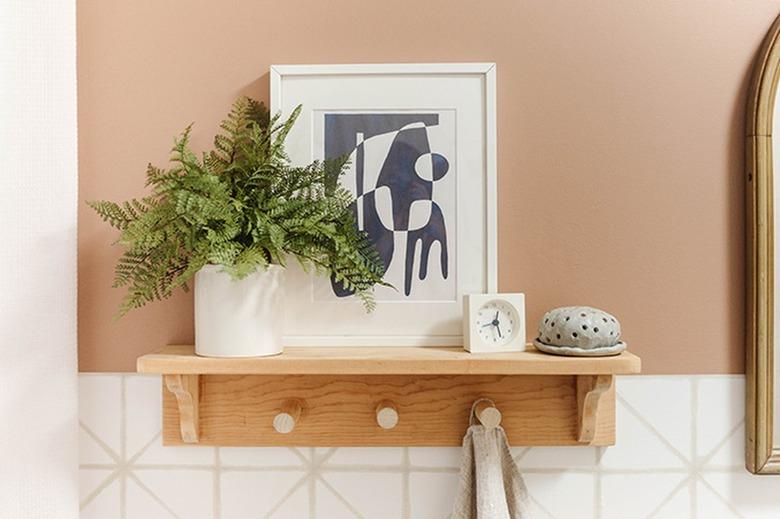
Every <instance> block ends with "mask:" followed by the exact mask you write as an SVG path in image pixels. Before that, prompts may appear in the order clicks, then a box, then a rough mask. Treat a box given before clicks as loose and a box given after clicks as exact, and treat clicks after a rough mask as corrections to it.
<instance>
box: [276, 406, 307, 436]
mask: <svg viewBox="0 0 780 519" xmlns="http://www.w3.org/2000/svg"><path fill="white" fill-rule="evenodd" d="M301 408H302V406H301V402H300V401H298V400H288V401H286V402H284V403H283V404H282V409H281V410H280V411H279V413H278V414H277V415H276V416H274V429H276V432H278V433H281V434H288V433H290V432H292V430H293V429H295V423H296V422H297V421H298V419H299V418H300V417H301Z"/></svg>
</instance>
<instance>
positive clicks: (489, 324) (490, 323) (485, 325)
mask: <svg viewBox="0 0 780 519" xmlns="http://www.w3.org/2000/svg"><path fill="white" fill-rule="evenodd" d="M488 326H493V322H492V321H491V322H489V323H487V324H483V325H482V328H487V327H488Z"/></svg>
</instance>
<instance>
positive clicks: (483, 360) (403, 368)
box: [138, 345, 641, 375]
mask: <svg viewBox="0 0 780 519" xmlns="http://www.w3.org/2000/svg"><path fill="white" fill-rule="evenodd" d="M640 368H641V361H640V360H639V357H637V356H636V355H633V354H631V353H628V352H623V353H621V354H620V355H616V356H613V357H597V358H586V357H558V356H555V355H547V354H545V353H541V352H539V351H537V350H535V349H534V348H533V346H530V345H529V349H528V350H527V351H523V352H517V353H491V354H472V353H469V352H467V351H465V350H463V349H462V348H431V347H428V348H422V347H421V348H401V347H398V348H393V347H386V348H359V347H353V348H324V347H323V348H285V350H284V353H282V354H281V355H277V356H274V357H250V358H233V359H225V358H208V357H198V356H197V355H195V353H194V347H193V346H167V347H165V348H163V349H162V350H160V351H158V352H155V353H151V354H149V355H144V356H143V357H141V358H139V359H138V372H139V373H159V374H164V373H178V374H192V375H220V374H221V375H430V374H436V375H585V374H588V375H628V374H632V373H639V371H640Z"/></svg>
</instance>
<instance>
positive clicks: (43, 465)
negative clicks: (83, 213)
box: [0, 0, 78, 519]
mask: <svg viewBox="0 0 780 519" xmlns="http://www.w3.org/2000/svg"><path fill="white" fill-rule="evenodd" d="M76 196H77V140H76V2H75V0H0V519H28V518H46V519H71V518H73V519H75V518H76V517H78V475H77V448H78V447H77V408H78V405H77V395H76V387H77V379H76V376H77V373H76V372H77V368H76Z"/></svg>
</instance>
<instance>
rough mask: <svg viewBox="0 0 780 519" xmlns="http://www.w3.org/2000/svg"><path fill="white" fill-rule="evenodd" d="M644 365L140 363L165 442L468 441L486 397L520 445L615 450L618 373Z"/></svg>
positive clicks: (336, 355) (169, 354) (368, 356)
mask: <svg viewBox="0 0 780 519" xmlns="http://www.w3.org/2000/svg"><path fill="white" fill-rule="evenodd" d="M640 368H641V361H640V359H639V358H638V357H636V356H635V355H632V354H631V353H628V352H624V353H622V354H620V355H617V356H614V357H601V358H575V357H557V356H552V355H546V354H544V353H540V352H538V351H536V350H535V349H533V346H529V350H528V351H525V352H520V353H504V354H470V353H468V352H466V351H464V350H462V349H460V348H400V347H399V348H386V347H385V348H370V347H365V348H357V347H355V348H286V349H285V352H284V353H283V354H282V355H278V356H275V357H253V358H242V359H224V358H206V357H198V356H196V355H195V354H194V351H193V347H192V346H168V347H165V348H163V349H162V350H160V351H158V352H156V353H151V354H149V355H144V356H143V357H141V358H139V359H138V371H139V372H141V373H156V374H161V375H163V442H164V444H166V445H182V444H195V443H197V444H200V445H286V446H346V445H355V446H369V445H420V446H422V445H430V446H434V445H460V443H461V441H462V438H463V434H464V433H465V431H466V428H467V427H468V424H469V415H470V410H471V407H472V404H473V403H474V402H476V401H477V400H480V399H489V400H490V401H491V405H493V406H495V410H494V411H493V412H492V413H488V414H490V415H491V416H493V417H494V418H495V417H496V416H498V417H499V419H500V420H501V426H502V427H503V428H504V430H505V431H506V433H507V437H508V438H509V441H510V443H511V444H513V445H612V444H613V443H614V441H615V387H614V375H623V374H633V373H639V371H640ZM482 407H484V406H482ZM380 410H381V411H382V412H383V413H384V414H383V415H382V418H381V419H380V415H379V413H380ZM496 411H497V412H498V414H496ZM388 413H389V414H388ZM391 415H392V416H391ZM388 417H390V418H392V420H390V419H388ZM388 423H389V424H391V426H388ZM380 424H381V425H380Z"/></svg>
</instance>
